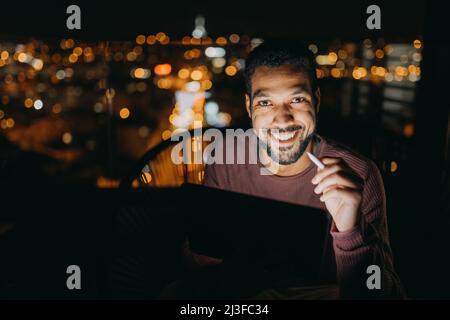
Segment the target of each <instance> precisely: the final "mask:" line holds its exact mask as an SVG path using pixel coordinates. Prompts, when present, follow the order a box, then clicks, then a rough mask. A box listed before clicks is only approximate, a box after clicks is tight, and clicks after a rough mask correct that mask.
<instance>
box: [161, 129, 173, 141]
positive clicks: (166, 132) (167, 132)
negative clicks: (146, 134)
mask: <svg viewBox="0 0 450 320" xmlns="http://www.w3.org/2000/svg"><path fill="white" fill-rule="evenodd" d="M171 135H172V131H170V130H164V131H163V133H162V139H163V140H168V139H170V137H171Z"/></svg>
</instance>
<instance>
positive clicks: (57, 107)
mask: <svg viewBox="0 0 450 320" xmlns="http://www.w3.org/2000/svg"><path fill="white" fill-rule="evenodd" d="M61 110H62V107H61V104H59V103H55V104H54V105H53V106H52V112H53V113H55V114H58V113H60V112H61Z"/></svg>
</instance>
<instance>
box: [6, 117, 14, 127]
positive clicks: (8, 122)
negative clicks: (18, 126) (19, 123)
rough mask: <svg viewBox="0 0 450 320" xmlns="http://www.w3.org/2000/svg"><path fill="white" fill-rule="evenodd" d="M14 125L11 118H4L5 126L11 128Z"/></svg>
mask: <svg viewBox="0 0 450 320" xmlns="http://www.w3.org/2000/svg"><path fill="white" fill-rule="evenodd" d="M14 125H15V121H14V119H13V118H8V119H6V127H7V128H12V127H14Z"/></svg>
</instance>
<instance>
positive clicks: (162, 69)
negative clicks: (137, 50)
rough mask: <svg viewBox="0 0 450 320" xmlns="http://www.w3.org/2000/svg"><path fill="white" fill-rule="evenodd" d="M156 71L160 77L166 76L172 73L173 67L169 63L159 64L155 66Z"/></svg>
mask: <svg viewBox="0 0 450 320" xmlns="http://www.w3.org/2000/svg"><path fill="white" fill-rule="evenodd" d="M154 71H155V74H156V75H158V76H166V75H168V74H170V72H172V66H171V65H170V64H168V63H164V64H158V65H156V66H155V69H154Z"/></svg>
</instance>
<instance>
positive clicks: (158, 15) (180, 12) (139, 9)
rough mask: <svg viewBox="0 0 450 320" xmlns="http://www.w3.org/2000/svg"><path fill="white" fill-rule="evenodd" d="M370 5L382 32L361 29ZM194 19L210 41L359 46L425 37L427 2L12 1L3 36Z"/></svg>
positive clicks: (116, 35)
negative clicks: (71, 8)
mask: <svg viewBox="0 0 450 320" xmlns="http://www.w3.org/2000/svg"><path fill="white" fill-rule="evenodd" d="M28 2H29V3H28ZM70 4H78V5H79V6H80V7H81V12H82V30H81V31H70V32H68V30H67V29H66V18H67V16H68V15H67V14H66V8H67V6H68V5H70ZM369 4H378V5H379V6H380V7H381V13H382V17H381V19H382V30H381V31H370V30H367V28H366V27H365V25H366V19H367V16H368V15H367V14H366V8H367V6H368V5H369ZM197 14H202V15H204V16H205V18H206V28H207V31H208V32H209V34H210V35H212V36H219V35H222V34H224V35H228V34H230V33H232V32H236V33H239V34H243V33H245V34H249V35H251V36H262V37H267V36H295V37H302V38H305V39H319V40H320V39H323V40H329V39H335V38H339V39H342V40H346V39H349V40H356V39H362V38H365V37H368V36H370V37H373V36H383V37H385V38H386V39H387V40H402V39H405V40H409V39H411V38H414V37H415V36H416V35H418V34H421V33H422V25H423V19H424V15H425V1H405V0H401V1H348V0H346V1H320V0H315V1H302V0H296V1H286V0H276V1H263V0H261V1H250V2H249V1H245V0H241V1H235V0H233V1H217V0H214V1H207V2H202V1H200V2H199V1H189V0H186V1H183V2H180V3H177V2H174V1H170V0H163V1H159V2H157V1H154V0H146V1H135V0H114V1H105V0H102V1H98V0H97V1H93V0H92V1H76V0H73V1H67V0H63V1H55V0H53V1H48V0H46V1H33V2H31V1H20V0H16V1H8V2H7V3H2V5H1V11H0V37H1V38H8V37H11V36H17V35H18V36H41V37H46V38H47V37H49V38H51V37H54V36H56V37H63V36H71V37H74V38H81V39H83V38H84V39H93V40H100V39H110V40H121V39H129V38H130V37H134V36H135V35H136V34H139V33H144V34H151V33H156V32H158V31H165V32H168V33H169V35H172V36H184V35H186V34H190V33H191V32H192V30H193V28H194V18H195V16H196V15H197Z"/></svg>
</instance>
